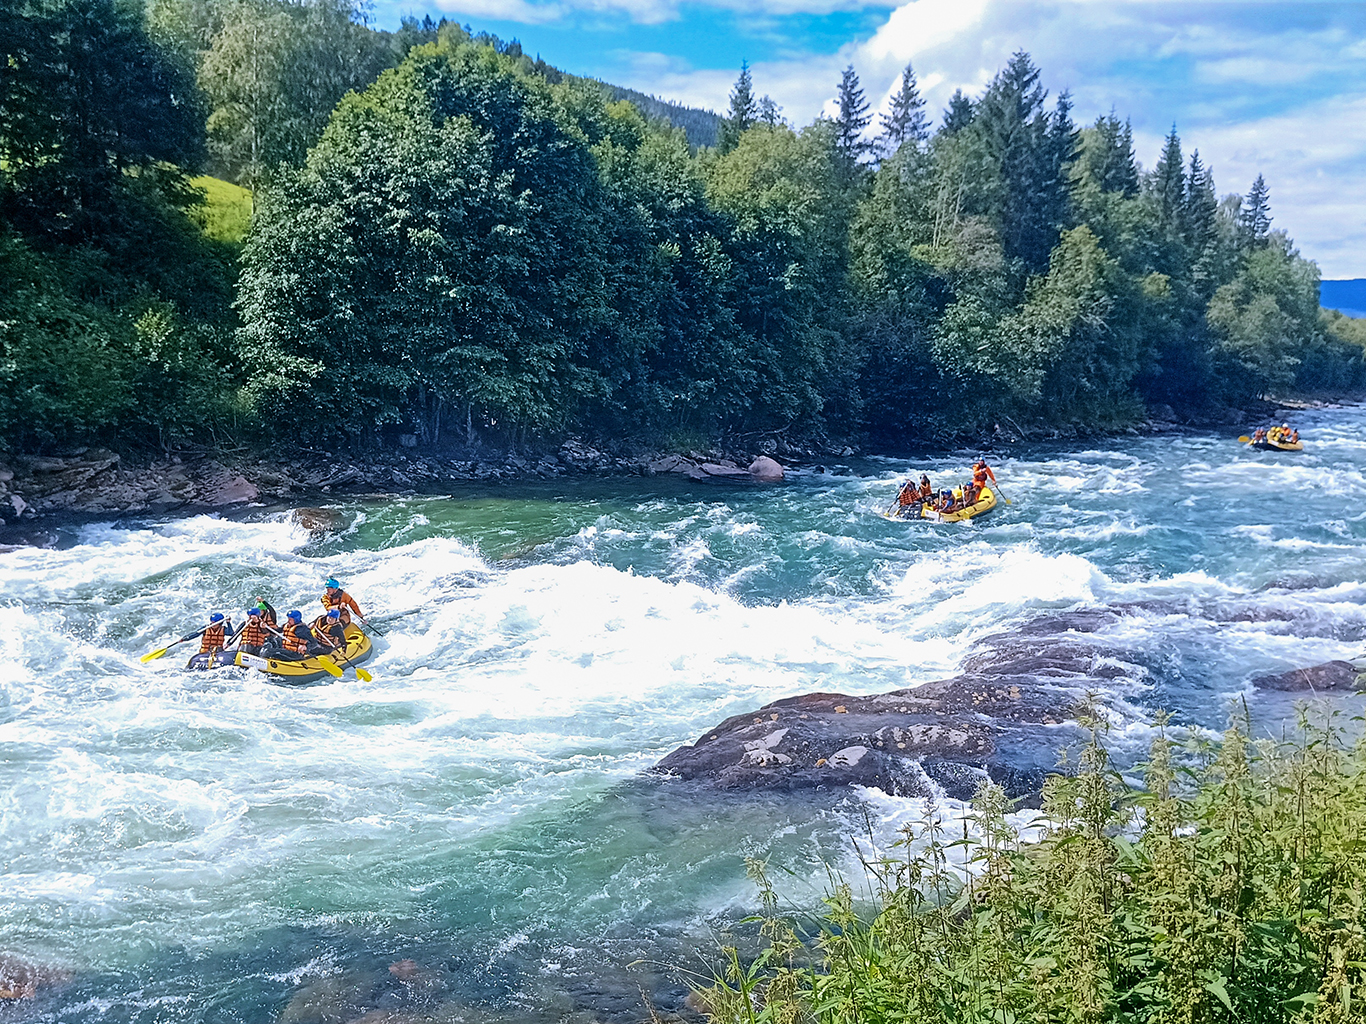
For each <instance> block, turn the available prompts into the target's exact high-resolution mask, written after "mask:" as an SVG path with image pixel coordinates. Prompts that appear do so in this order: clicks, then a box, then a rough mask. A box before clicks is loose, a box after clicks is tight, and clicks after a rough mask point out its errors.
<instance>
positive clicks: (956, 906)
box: [701, 711, 1366, 1024]
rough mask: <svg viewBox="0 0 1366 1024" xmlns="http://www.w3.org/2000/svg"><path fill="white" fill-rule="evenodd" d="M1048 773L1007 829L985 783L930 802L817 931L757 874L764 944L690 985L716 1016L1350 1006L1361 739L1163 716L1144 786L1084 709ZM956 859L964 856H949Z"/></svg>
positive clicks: (966, 1022) (1364, 872) (1353, 1010)
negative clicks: (957, 822)
mask: <svg viewBox="0 0 1366 1024" xmlns="http://www.w3.org/2000/svg"><path fill="white" fill-rule="evenodd" d="M1086 724H1088V725H1089V727H1090V729H1091V739H1090V742H1089V743H1088V744H1087V745H1086V746H1085V748H1084V749H1083V750H1082V752H1081V756H1080V759H1079V762H1078V764H1077V766H1076V770H1075V771H1074V773H1072V774H1070V775H1058V776H1054V777H1052V778H1051V779H1050V780H1049V782H1048V784H1047V786H1046V787H1045V790H1044V804H1043V813H1042V816H1041V817H1040V819H1039V820H1038V821H1037V822H1036V823H1035V824H1036V827H1037V829H1038V830H1039V836H1040V838H1039V839H1038V841H1036V842H1033V841H1031V842H1024V841H1023V840H1022V839H1021V837H1020V834H1019V832H1018V831H1017V829H1015V828H1014V827H1012V826H1011V824H1010V823H1009V821H1008V820H1007V811H1008V803H1007V800H1006V797H1005V794H1004V793H1003V792H1002V791H1001V790H1000V788H999V787H997V786H995V785H992V784H987V785H984V786H983V788H982V789H981V790H980V791H979V793H978V795H977V798H976V799H975V800H974V803H973V810H972V812H971V816H970V821H971V823H972V826H973V827H972V830H971V833H969V832H968V831H967V830H965V832H964V835H963V836H961V837H956V838H955V837H950V836H948V835H947V834H946V833H945V832H944V831H943V828H942V825H941V824H940V823H939V822H938V820H937V819H936V818H935V816H934V815H927V821H926V823H925V824H923V825H921V826H919V827H917V828H914V829H907V830H905V835H904V836H903V839H902V841H901V843H900V844H899V845H900V848H901V850H902V851H903V852H904V857H902V858H901V859H898V860H883V861H881V862H880V863H878V864H877V865H874V870H873V878H874V887H875V891H874V894H873V895H874V899H873V908H872V911H871V912H868V911H863V912H860V907H859V906H858V905H857V904H856V902H855V900H854V896H853V892H852V890H851V889H850V887H849V886H848V885H847V884H843V883H841V884H837V885H835V886H834V887H833V891H832V892H831V894H830V895H829V896H828V897H827V899H826V901H825V909H824V911H823V913H822V914H821V915H820V917H819V919H818V925H819V927H818V928H816V929H815V934H814V937H813V938H810V939H808V941H803V939H802V936H801V935H800V934H799V932H798V924H797V922H795V921H792V920H788V919H785V918H783V917H781V916H779V914H778V912H777V906H778V902H777V897H776V894H775V892H774V889H773V887H772V885H771V883H770V882H769V881H768V879H767V877H766V876H765V875H764V872H763V865H762V864H752V865H751V867H752V870H753V871H754V873H755V875H756V877H757V879H758V881H759V885H760V889H761V893H762V895H763V905H764V913H763V915H762V917H761V919H760V920H761V921H762V927H761V936H762V939H763V945H762V949H761V952H760V953H759V955H758V956H757V957H756V958H755V959H754V960H753V961H752V962H749V963H745V962H743V961H742V960H741V957H740V955H739V953H738V952H737V951H736V950H735V949H734V948H727V949H726V950H725V951H724V953H725V957H726V961H727V968H726V970H725V972H724V974H723V976H718V977H717V978H716V979H715V981H714V984H713V985H712V986H711V987H710V988H708V989H706V990H705V991H704V992H703V993H701V996H702V999H703V1002H704V1003H705V1005H706V1006H707V1008H708V1011H709V1016H711V1018H712V1019H713V1020H714V1021H717V1022H725V1024H731V1022H736V1024H770V1022H771V1024H804V1022H813V1024H815V1022H829V1024H845V1022H848V1024H882V1022H887V1024H893V1022H903V1021H904V1022H906V1024H938V1022H944V1024H988V1022H990V1024H1053V1022H1059V1024H1062V1022H1066V1024H1099V1022H1123V1024H1204V1022H1229V1024H1232V1022H1240V1024H1279V1022H1286V1024H1292V1022H1293V1024H1347V1022H1362V1021H1366V914H1364V913H1363V899H1364V898H1366V897H1364V896H1363V893H1366V739H1363V740H1361V741H1358V742H1357V743H1356V744H1355V745H1354V746H1349V745H1347V744H1346V743H1344V741H1343V739H1342V736H1341V733H1340V731H1339V730H1338V728H1337V726H1336V725H1335V723H1334V721H1333V720H1332V719H1331V718H1330V719H1329V720H1328V721H1327V723H1326V724H1316V723H1315V722H1313V721H1311V720H1310V717H1309V715H1308V714H1307V712H1303V711H1302V712H1301V718H1300V723H1299V728H1298V731H1297V734H1296V736H1295V738H1294V739H1293V740H1284V741H1280V742H1271V741H1263V742H1252V741H1251V740H1249V738H1248V734H1247V729H1246V727H1245V725H1244V724H1243V723H1242V722H1235V723H1234V724H1233V725H1232V726H1230V728H1229V730H1228V731H1227V732H1226V733H1225V734H1224V736H1223V738H1222V740H1221V741H1220V742H1219V743H1217V744H1213V745H1207V746H1205V747H1203V748H1194V749H1189V750H1187V751H1185V753H1184V756H1178V755H1179V752H1178V751H1177V750H1176V749H1175V745H1174V743H1173V741H1172V739H1171V738H1170V737H1169V736H1168V734H1167V723H1166V720H1165V718H1163V719H1159V721H1158V729H1157V738H1156V739H1155V740H1154V742H1153V744H1152V747H1151V752H1150V757H1149V760H1148V762H1147V763H1146V764H1145V765H1143V766H1141V769H1140V770H1141V774H1142V777H1143V780H1144V786H1143V788H1142V789H1141V790H1134V789H1132V788H1131V787H1129V786H1127V785H1125V784H1124V782H1123V780H1122V779H1121V778H1120V776H1119V774H1118V773H1117V772H1116V771H1115V770H1114V769H1113V768H1112V766H1111V764H1110V760H1109V757H1108V755H1107V753H1106V750H1105V748H1104V746H1103V744H1102V742H1101V738H1100V732H1099V728H1098V726H1097V725H1096V723H1094V722H1090V723H1086ZM964 862H966V864H967V867H968V870H967V871H961V870H958V869H957V867H956V865H961V864H963V863H964Z"/></svg>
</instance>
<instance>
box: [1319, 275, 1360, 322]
mask: <svg viewBox="0 0 1366 1024" xmlns="http://www.w3.org/2000/svg"><path fill="white" fill-rule="evenodd" d="M1319 305H1320V306H1322V307H1323V308H1324V309H1336V310H1337V311H1338V312H1339V313H1341V314H1342V315H1343V316H1350V317H1357V318H1366V277H1356V278H1352V279H1351V280H1348V281H1321V282H1320V283H1319Z"/></svg>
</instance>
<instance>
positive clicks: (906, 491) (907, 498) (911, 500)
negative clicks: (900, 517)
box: [896, 480, 920, 512]
mask: <svg viewBox="0 0 1366 1024" xmlns="http://www.w3.org/2000/svg"><path fill="white" fill-rule="evenodd" d="M919 500H920V492H919V491H917V490H916V488H915V481H914V480H907V481H906V482H905V483H904V484H902V485H901V490H900V491H899V492H898V493H897V496H896V510H897V512H905V511H906V510H907V509H908V508H910V507H911V506H912V505H914V504H915V503H916V502H918V501H919Z"/></svg>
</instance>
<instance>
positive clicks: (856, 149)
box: [835, 64, 873, 163]
mask: <svg viewBox="0 0 1366 1024" xmlns="http://www.w3.org/2000/svg"><path fill="white" fill-rule="evenodd" d="M839 106H840V111H839V114H838V115H837V116H836V117H835V148H836V149H837V150H838V151H839V153H840V155H841V156H843V157H844V158H845V159H846V160H848V161H849V162H851V163H857V162H858V161H859V159H860V158H862V157H863V156H864V155H865V154H867V153H868V151H869V150H870V149H872V144H871V143H870V142H868V141H867V140H866V139H865V138H864V137H863V131H864V129H865V128H867V127H868V125H869V124H870V123H871V122H872V120H873V117H872V115H871V114H870V113H869V112H868V101H867V100H866V99H864V97H863V90H862V89H861V88H860V87H859V81H858V75H856V74H855V73H854V65H852V64H850V65H849V66H848V67H847V68H845V69H844V74H843V75H842V76H841V77H840V91H839Z"/></svg>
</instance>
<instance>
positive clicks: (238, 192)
mask: <svg viewBox="0 0 1366 1024" xmlns="http://www.w3.org/2000/svg"><path fill="white" fill-rule="evenodd" d="M190 184H192V185H193V186H194V187H195V188H197V189H199V190H200V191H201V192H203V193H204V196H205V198H204V202H203V204H202V205H200V206H197V207H195V208H194V209H193V210H192V211H191V216H192V217H193V218H194V219H195V221H197V222H198V224H199V226H200V227H201V228H203V229H204V234H206V235H207V236H208V237H210V238H212V239H213V240H214V241H215V242H227V243H229V244H231V245H239V244H241V242H242V239H244V238H246V236H247V229H248V228H250V227H251V192H249V191H248V190H247V189H244V188H242V187H241V186H240V185H234V184H232V182H229V181H224V180H223V179H222V178H211V177H209V176H208V175H207V174H205V175H201V176H200V177H198V178H191V179H190Z"/></svg>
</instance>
